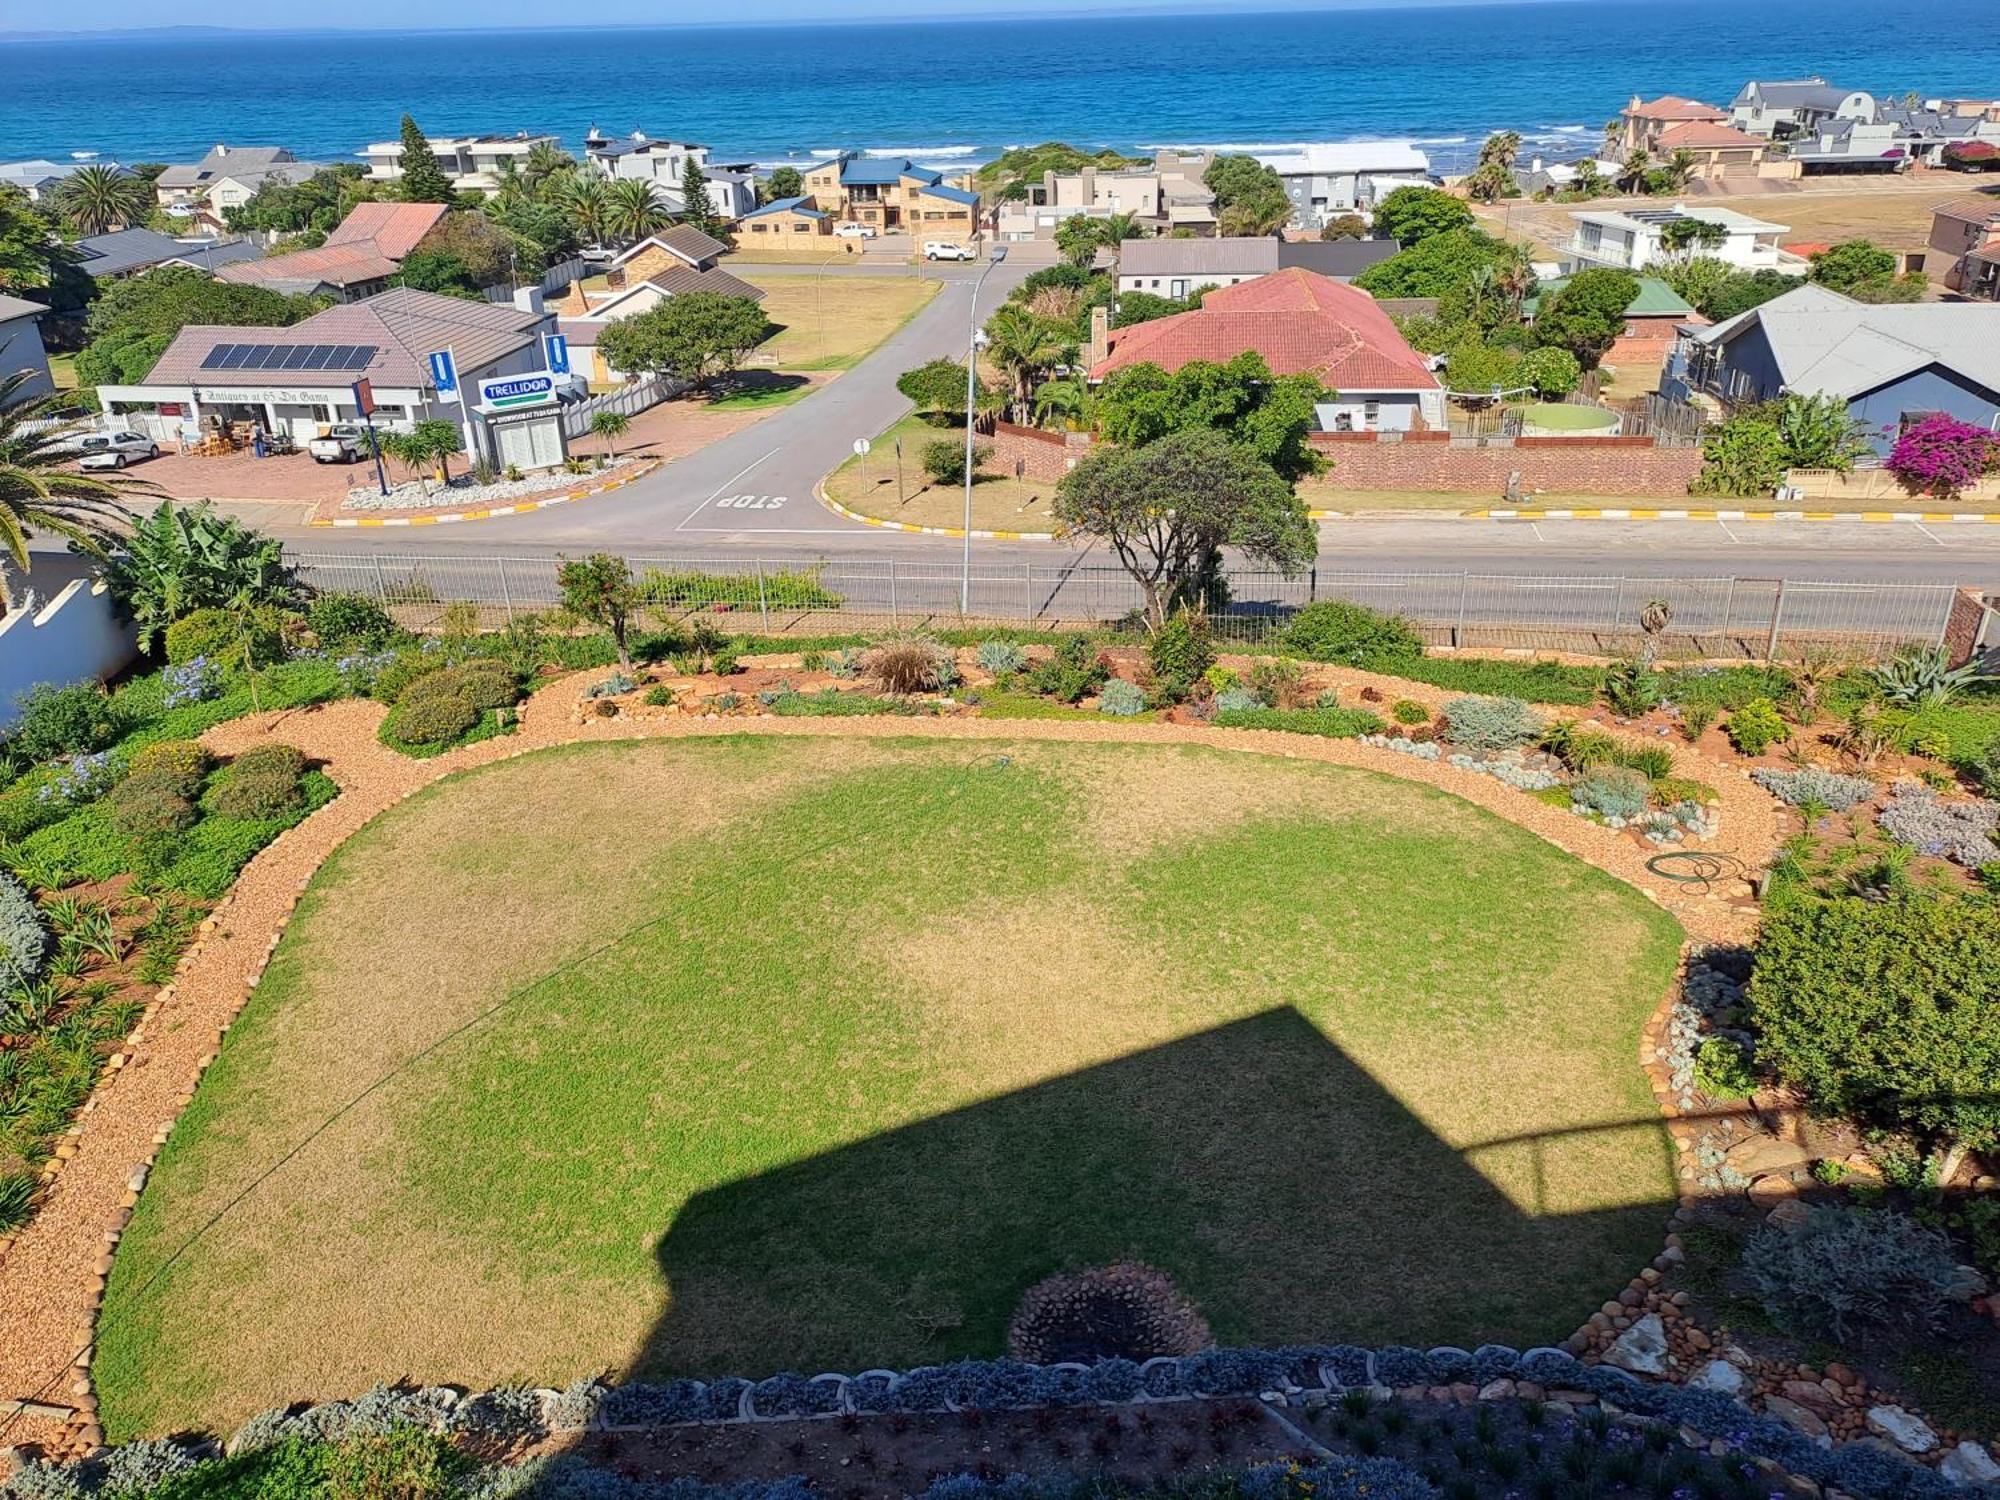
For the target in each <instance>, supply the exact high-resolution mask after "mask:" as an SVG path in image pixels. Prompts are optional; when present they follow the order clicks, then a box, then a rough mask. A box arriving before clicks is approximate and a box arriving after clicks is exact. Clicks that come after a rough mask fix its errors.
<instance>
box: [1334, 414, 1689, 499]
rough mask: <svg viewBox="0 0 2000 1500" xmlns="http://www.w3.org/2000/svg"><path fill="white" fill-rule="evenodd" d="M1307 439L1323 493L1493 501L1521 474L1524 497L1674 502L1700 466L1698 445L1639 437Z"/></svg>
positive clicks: (1336, 436)
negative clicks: (1487, 441)
mask: <svg viewBox="0 0 2000 1500" xmlns="http://www.w3.org/2000/svg"><path fill="white" fill-rule="evenodd" d="M1312 442H1313V446H1314V447H1315V448H1318V449H1319V450H1320V451H1321V452H1323V453H1325V454H1326V455H1327V457H1328V458H1329V459H1331V460H1332V464H1333V467H1332V468H1330V469H1329V470H1328V471H1327V472H1326V473H1325V474H1323V475H1321V476H1320V478H1319V479H1318V480H1316V481H1314V482H1313V485H1314V488H1316V489H1318V490H1321V491H1328V490H1331V491H1341V490H1433V491H1440V492H1446V493H1452V494H1469V495H1482V496H1484V497H1486V498H1487V499H1489V500H1498V499H1499V498H1500V497H1501V496H1502V495H1503V494H1505V493H1506V490H1507V480H1508V477H1509V476H1510V475H1511V474H1514V473H1517V472H1518V473H1519V474H1520V476H1521V488H1522V491H1523V493H1524V495H1529V496H1531V495H1532V494H1533V493H1534V492H1535V491H1537V490H1539V491H1543V492H1545V493H1548V494H1555V495H1602V496H1605V497H1607V498H1614V497H1615V498H1654V499H1671V498H1674V497H1677V496H1684V495H1686V494H1687V488H1688V481H1689V480H1691V479H1693V478H1694V476H1695V475H1696V473H1697V472H1699V471H1700V469H1701V449H1699V448H1656V447H1654V446H1653V441H1652V439H1651V438H1643V437H1631V438H1520V439H1517V440H1516V441H1515V443H1514V444H1513V445H1512V446H1511V447H1501V446H1492V447H1485V448H1480V447H1476V446H1473V445H1470V444H1465V445H1458V444H1454V443H1453V442H1452V441H1451V439H1450V437H1449V436H1448V435H1447V434H1445V433H1441V432H1439V433H1421V434H1413V435H1411V436H1408V437H1405V438H1404V439H1403V441H1401V442H1399V443H1384V442H1378V441H1376V440H1375V435H1374V434H1373V433H1316V434H1314V436H1313V439H1312ZM1336 508H1337V507H1336Z"/></svg>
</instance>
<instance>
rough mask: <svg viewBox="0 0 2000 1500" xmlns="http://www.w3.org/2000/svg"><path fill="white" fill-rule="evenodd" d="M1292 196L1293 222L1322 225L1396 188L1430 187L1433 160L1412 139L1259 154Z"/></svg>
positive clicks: (1368, 203) (1358, 142)
mask: <svg viewBox="0 0 2000 1500" xmlns="http://www.w3.org/2000/svg"><path fill="white" fill-rule="evenodd" d="M1254 154H1255V156H1256V158H1257V160H1258V161H1260V162H1262V163H1263V164H1264V165H1265V166H1267V167H1269V168H1270V169H1271V170H1272V171H1274V172H1276V173H1277V174H1278V179H1279V181H1281V182H1283V183H1284V185H1285V195H1286V196H1287V197H1288V198H1290V199H1291V200H1292V220H1291V221H1292V223H1294V224H1298V225H1302V226H1303V227H1305V228H1307V229H1318V228H1320V227H1321V226H1322V225H1324V224H1325V223H1326V221H1327V220H1329V219H1337V218H1339V217H1340V216H1341V215H1342V214H1351V213H1358V212H1360V211H1362V210H1364V209H1367V208H1370V207H1372V206H1373V205H1374V204H1375V203H1376V202H1377V201H1378V200H1379V199H1381V198H1383V197H1385V196H1387V195H1388V194H1389V193H1390V192H1392V191H1394V190H1395V189H1396V188H1399V187H1405V186H1408V185H1409V184H1411V183H1416V184H1419V185H1422V186H1426V187H1427V186H1430V170H1431V159H1430V158H1429V157H1428V156H1426V155H1425V154H1424V153H1423V152H1421V151H1419V150H1418V149H1417V148H1416V147H1415V146H1413V145H1412V144H1410V142H1408V141H1344V142H1340V143H1338V144H1334V145H1324V144H1322V145H1311V146H1305V147H1302V148H1300V149H1299V150H1297V151H1275V152H1261V151H1260V152H1256V153H1254Z"/></svg>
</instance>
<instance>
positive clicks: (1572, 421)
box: [1521, 401, 1619, 437]
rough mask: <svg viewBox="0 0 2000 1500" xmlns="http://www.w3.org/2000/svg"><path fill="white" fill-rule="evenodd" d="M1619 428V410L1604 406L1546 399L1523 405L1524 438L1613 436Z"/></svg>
mask: <svg viewBox="0 0 2000 1500" xmlns="http://www.w3.org/2000/svg"><path fill="white" fill-rule="evenodd" d="M1618 427H1619V417H1618V413H1617V412H1615V411H1608V410H1606V409H1605V408H1604V407H1601V406H1582V405H1576V404H1572V403H1569V402H1561V401H1545V402H1541V403H1539V404H1537V405H1534V406H1525V407H1523V408H1521V436H1523V437H1612V436H1615V435H1616V434H1617V431H1618Z"/></svg>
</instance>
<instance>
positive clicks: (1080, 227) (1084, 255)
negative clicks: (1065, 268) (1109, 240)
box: [1055, 214, 1104, 266]
mask: <svg viewBox="0 0 2000 1500" xmlns="http://www.w3.org/2000/svg"><path fill="white" fill-rule="evenodd" d="M1055 242H1056V249H1057V251H1059V252H1060V253H1061V255H1062V258H1063V259H1064V260H1066V261H1068V262H1069V263H1070V264H1071V265H1073V266H1087V265H1089V264H1090V263H1091V262H1092V261H1093V260H1095V259H1096V258H1097V248H1098V246H1100V245H1102V244H1103V243H1104V230H1103V226H1102V225H1101V224H1100V223H1099V222H1098V221H1097V220H1096V219H1093V218H1091V217H1090V215H1088V214H1071V215H1070V216H1069V217H1068V218H1067V219H1064V220H1063V221H1062V223H1060V224H1058V225H1056V233H1055Z"/></svg>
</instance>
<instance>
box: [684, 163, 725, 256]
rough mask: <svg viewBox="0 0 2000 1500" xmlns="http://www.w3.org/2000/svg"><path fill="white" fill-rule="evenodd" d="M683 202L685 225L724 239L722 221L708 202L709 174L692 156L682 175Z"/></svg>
mask: <svg viewBox="0 0 2000 1500" xmlns="http://www.w3.org/2000/svg"><path fill="white" fill-rule="evenodd" d="M681 202H682V203H683V204H684V205H685V206H684V207H683V208H682V209H681V222H682V223H683V224H687V225H689V226H691V227H693V228H695V229H699V230H700V231H701V232H702V233H703V234H706V235H713V236H714V237H715V238H716V239H721V238H722V237H723V225H722V220H721V219H720V218H718V217H717V216H716V212H715V209H714V208H713V207H712V206H711V205H710V203H709V201H708V174H707V173H706V172H704V171H702V169H701V163H700V162H698V161H696V160H695V159H694V158H693V157H692V156H690V157H689V158H688V159H687V166H686V168H685V170H684V171H683V172H682V173H681Z"/></svg>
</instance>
